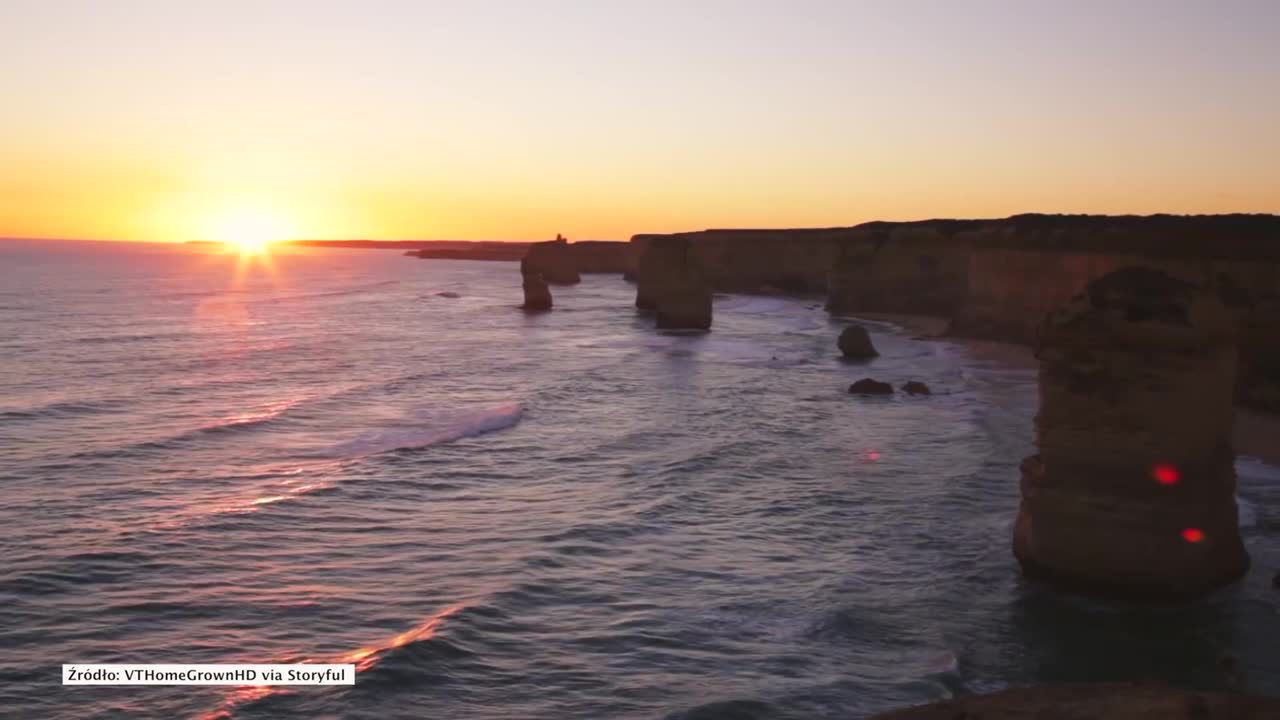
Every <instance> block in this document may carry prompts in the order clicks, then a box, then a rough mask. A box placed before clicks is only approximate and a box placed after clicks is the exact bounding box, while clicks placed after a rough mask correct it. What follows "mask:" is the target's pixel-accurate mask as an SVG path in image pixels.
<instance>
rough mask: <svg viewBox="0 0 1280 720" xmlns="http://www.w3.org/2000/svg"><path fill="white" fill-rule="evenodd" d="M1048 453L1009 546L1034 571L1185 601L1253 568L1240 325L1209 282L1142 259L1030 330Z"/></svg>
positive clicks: (1029, 469) (1035, 465) (1029, 472)
mask: <svg viewBox="0 0 1280 720" xmlns="http://www.w3.org/2000/svg"><path fill="white" fill-rule="evenodd" d="M1036 337H1037V341H1036V356H1037V357H1038V358H1039V360H1040V363H1041V365H1040V412H1039V414H1038V415H1037V416H1036V442H1037V445H1038V446H1039V453H1038V454H1037V455H1034V456H1032V457H1029V458H1027V459H1026V460H1025V461H1024V462H1023V466H1022V505H1021V508H1020V509H1019V513H1018V520H1017V524H1016V526H1015V533H1014V554H1015V555H1016V556H1017V558H1018V560H1019V561H1020V562H1021V563H1022V566H1023V570H1024V572H1026V573H1027V574H1028V575H1030V576H1033V577H1038V578H1043V579H1047V580H1050V581H1052V582H1055V583H1058V584H1061V585H1064V586H1068V587H1072V588H1077V589H1081V590H1085V591H1088V592H1094V593H1100V594H1107V595H1115V596H1122V597H1139V598H1151V599H1158V600H1165V599H1168V600H1173V599H1180V598H1183V597H1186V596H1189V595H1194V594H1197V593H1202V592H1205V591H1208V590H1210V589H1212V588H1214V587H1217V586H1218V585H1221V584H1223V583H1226V582H1229V581H1231V580H1234V579H1235V578H1237V577H1239V576H1240V575H1241V574H1243V573H1244V571H1245V570H1246V569H1247V567H1248V556H1247V555H1246V554H1245V551H1244V546H1243V544H1242V543H1241V540H1240V533H1239V528H1238V525H1237V518H1236V504H1235V469H1234V463H1235V454H1234V452H1233V451H1232V448H1231V429H1232V421H1233V417H1234V408H1233V404H1232V392H1233V388H1234V383H1235V372H1236V341H1237V325H1236V323H1235V320H1234V319H1233V318H1232V316H1231V314H1230V312H1229V311H1228V310H1227V308H1226V307H1225V306H1224V305H1223V303H1222V302H1221V301H1220V300H1219V299H1218V298H1217V297H1216V296H1215V295H1214V294H1213V293H1211V292H1208V291H1206V290H1203V289H1201V288H1199V287H1197V286H1195V285H1193V284H1191V283H1188V282H1185V281H1182V280H1178V279H1176V278H1173V277H1171V276H1169V275H1167V274H1165V273H1162V272H1159V271H1155V270H1151V269H1148V268H1139V267H1133V268H1124V269H1121V270H1118V271H1116V272H1113V273H1110V274H1108V275H1105V276H1103V277H1102V278H1099V279H1098V280H1095V281H1093V282H1092V283H1090V284H1089V285H1088V286H1087V287H1086V289H1085V290H1084V291H1083V292H1081V293H1079V294H1077V295H1076V296H1075V297H1074V298H1072V299H1071V300H1070V301H1069V302H1068V303H1066V304H1065V305H1064V306H1063V307H1062V308H1060V309H1058V310H1055V311H1053V312H1051V313H1049V315H1048V316H1046V317H1045V318H1044V320H1043V321H1042V322H1041V324H1040V325H1039V326H1038V327H1037V329H1036Z"/></svg>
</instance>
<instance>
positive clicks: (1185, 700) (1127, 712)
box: [871, 683, 1280, 720]
mask: <svg viewBox="0 0 1280 720" xmlns="http://www.w3.org/2000/svg"><path fill="white" fill-rule="evenodd" d="M1272 718H1280V698H1272V697H1262V696H1257V695H1243V694H1235V693H1220V692H1199V691H1195V690H1179V689H1176V688H1171V687H1165V686H1162V685H1147V684H1137V683H1097V684H1080V685H1044V686H1040V687H1030V688H1017V689H1014V690H1003V691H1001V692H997V693H991V694H989V695H965V696H962V697H957V698H953V699H950V700H944V701H942V702H937V703H932V704H930V705H920V706H918V707H913V708H906V709H903V710H895V711H893V712H887V713H883V714H880V715H876V716H874V717H873V718H871V720H1271V719H1272Z"/></svg>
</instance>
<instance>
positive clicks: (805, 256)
mask: <svg viewBox="0 0 1280 720" xmlns="http://www.w3.org/2000/svg"><path fill="white" fill-rule="evenodd" d="M850 230H851V229H850V228H819V229H802V230H703V231H701V232H689V233H673V234H670V235H636V236H634V237H632V238H631V244H632V246H633V247H634V248H635V250H634V251H633V253H632V257H633V258H634V259H635V264H636V268H635V270H636V277H637V278H639V277H640V275H641V268H640V262H641V258H642V257H643V256H644V254H645V249H647V248H648V247H649V245H650V244H651V243H653V242H655V241H659V240H661V239H662V238H681V239H683V240H686V241H687V242H688V243H689V253H690V257H692V258H693V259H694V261H696V262H697V263H698V265H699V266H700V267H701V268H702V269H703V272H704V274H705V277H706V280H707V282H708V283H710V285H711V287H712V289H714V290H716V291H720V292H746V293H754V292H785V293H793V294H820V293H823V292H825V291H826V289H827V281H828V276H829V275H830V272H831V264H832V262H833V261H834V259H835V254H836V243H837V241H838V240H839V239H840V238H842V237H845V236H847V235H848V234H849V232H850Z"/></svg>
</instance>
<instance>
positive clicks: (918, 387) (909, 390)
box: [902, 380, 933, 395]
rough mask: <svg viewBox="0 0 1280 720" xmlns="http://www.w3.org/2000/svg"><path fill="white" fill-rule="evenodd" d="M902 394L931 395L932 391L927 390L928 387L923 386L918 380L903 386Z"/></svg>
mask: <svg viewBox="0 0 1280 720" xmlns="http://www.w3.org/2000/svg"><path fill="white" fill-rule="evenodd" d="M902 392H904V393H906V394H908V395H932V394H933V391H931V390H930V389H929V386H928V385H925V384H924V383H922V382H920V381H919V380H911V381H909V382H907V383H906V384H905V385H903V386H902Z"/></svg>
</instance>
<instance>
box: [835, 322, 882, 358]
mask: <svg viewBox="0 0 1280 720" xmlns="http://www.w3.org/2000/svg"><path fill="white" fill-rule="evenodd" d="M836 344H837V345H839V347H840V352H841V353H842V354H843V355H844V356H845V357H847V358H852V359H855V360H866V359H867V358H873V357H875V356H877V355H879V354H880V353H878V352H876V348H875V346H874V345H872V344H871V336H870V335H868V334H867V329H866V328H864V327H862V326H861V325H850V326H849V327H847V328H845V329H844V332H842V333H840V340H838V341H837V343H836Z"/></svg>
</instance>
